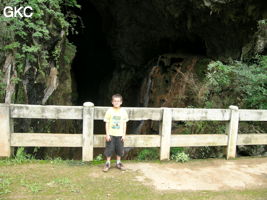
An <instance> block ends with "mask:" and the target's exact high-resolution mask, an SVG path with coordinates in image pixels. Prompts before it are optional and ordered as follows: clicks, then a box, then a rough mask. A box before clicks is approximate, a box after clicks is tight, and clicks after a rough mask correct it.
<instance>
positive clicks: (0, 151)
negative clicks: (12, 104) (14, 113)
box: [0, 104, 11, 157]
mask: <svg viewBox="0 0 267 200" xmlns="http://www.w3.org/2000/svg"><path fill="white" fill-rule="evenodd" d="M10 134H11V128H10V109H9V105H8V104H0V157H10V155H11V146H10V137H11V136H10Z"/></svg>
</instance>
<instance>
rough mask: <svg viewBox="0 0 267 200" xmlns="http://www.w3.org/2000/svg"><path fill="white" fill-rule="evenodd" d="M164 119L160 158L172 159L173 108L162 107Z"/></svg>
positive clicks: (161, 132)
mask: <svg viewBox="0 0 267 200" xmlns="http://www.w3.org/2000/svg"><path fill="white" fill-rule="evenodd" d="M162 112H163V113H162V121H161V124H160V137H161V139H160V160H169V159H170V148H171V130H172V109H171V108H162Z"/></svg>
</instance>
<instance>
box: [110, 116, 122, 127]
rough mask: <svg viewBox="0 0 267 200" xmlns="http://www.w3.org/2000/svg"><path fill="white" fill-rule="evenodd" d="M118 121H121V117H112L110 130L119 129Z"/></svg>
mask: <svg viewBox="0 0 267 200" xmlns="http://www.w3.org/2000/svg"><path fill="white" fill-rule="evenodd" d="M120 120H121V116H113V117H112V125H111V128H112V129H120Z"/></svg>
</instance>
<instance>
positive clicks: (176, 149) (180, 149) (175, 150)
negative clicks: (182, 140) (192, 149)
mask: <svg viewBox="0 0 267 200" xmlns="http://www.w3.org/2000/svg"><path fill="white" fill-rule="evenodd" d="M183 151H184V148H183V147H171V151H170V154H171V156H172V155H174V154H177V153H181V152H183Z"/></svg>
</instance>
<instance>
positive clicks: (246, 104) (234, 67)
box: [207, 56, 267, 109]
mask: <svg viewBox="0 0 267 200" xmlns="http://www.w3.org/2000/svg"><path fill="white" fill-rule="evenodd" d="M207 83H208V86H209V89H210V93H209V94H210V96H214V95H216V94H218V95H220V97H221V100H222V101H223V100H224V98H223V97H225V99H227V98H232V99H231V100H232V104H236V105H238V106H239V107H243V108H254V109H267V56H257V57H256V58H254V59H253V60H252V62H251V63H243V62H240V61H235V62H233V63H232V64H231V65H226V64H223V63H222V62H220V61H216V62H212V63H210V64H209V66H208V74H207ZM225 103H226V104H227V103H229V102H225Z"/></svg>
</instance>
